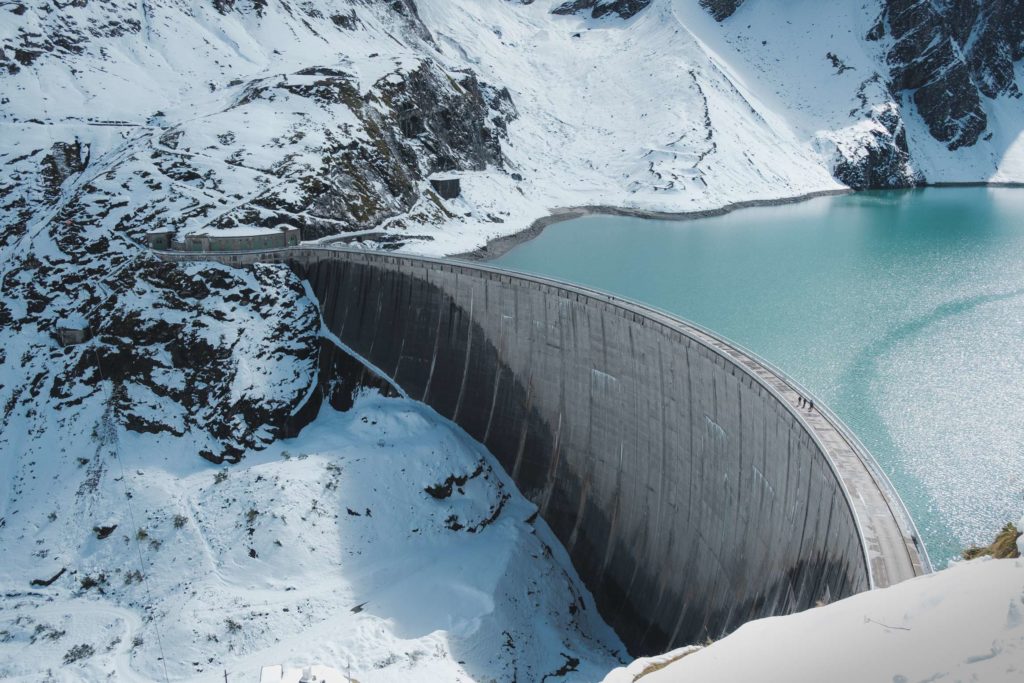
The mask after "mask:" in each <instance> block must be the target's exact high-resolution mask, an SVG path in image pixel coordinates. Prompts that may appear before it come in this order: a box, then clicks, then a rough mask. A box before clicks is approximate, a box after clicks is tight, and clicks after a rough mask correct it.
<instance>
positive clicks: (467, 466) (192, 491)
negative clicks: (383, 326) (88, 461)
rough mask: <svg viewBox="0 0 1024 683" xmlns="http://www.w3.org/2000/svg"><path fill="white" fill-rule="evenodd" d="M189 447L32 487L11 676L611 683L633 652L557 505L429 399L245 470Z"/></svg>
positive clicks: (286, 445)
mask: <svg viewBox="0 0 1024 683" xmlns="http://www.w3.org/2000/svg"><path fill="white" fill-rule="evenodd" d="M82 417H83V422H85V424H86V425H87V426H88V422H87V420H88V419H89V418H92V419H94V420H98V421H100V422H102V416H101V415H95V414H94V415H88V416H82ZM84 443H87V442H83V444H84ZM186 444H187V440H185V439H179V438H175V437H169V436H162V435H150V434H142V435H138V434H124V433H121V434H120V435H114V436H113V437H112V438H110V439H108V440H107V441H106V443H105V445H104V446H102V447H101V448H100V449H99V450H98V451H97V452H95V453H94V454H87V453H84V452H83V453H82V454H84V455H86V454H87V455H92V456H93V457H94V458H95V459H96V460H98V461H100V463H101V465H103V466H107V467H114V468H118V463H120V464H122V465H123V472H122V471H121V470H120V469H119V468H118V469H116V471H115V472H114V474H115V475H117V476H116V478H115V477H102V476H101V477H99V478H98V479H97V481H95V482H94V487H95V488H93V489H92V490H88V491H82V490H79V491H78V492H76V491H75V490H74V486H73V485H72V482H71V481H70V478H69V477H58V478H54V477H52V476H51V475H50V474H49V473H50V472H54V473H55V470H54V468H52V467H51V468H45V469H44V472H45V473H46V474H43V473H42V472H41V475H42V476H40V478H39V480H38V481H32V482H26V483H25V484H24V485H25V486H26V487H28V488H30V489H31V495H24V496H22V497H21V498H20V504H19V508H18V509H17V510H8V511H7V517H6V520H5V523H4V525H3V526H4V529H3V536H2V538H3V539H4V551H5V557H4V562H3V563H2V568H0V587H2V591H3V597H2V598H0V614H2V616H0V678H4V679H6V680H18V681H26V682H27V681H39V680H42V679H45V678H47V677H48V676H52V677H55V678H56V679H57V680H67V681H71V680H76V681H77V680H95V681H99V680H109V679H111V678H112V679H113V680H128V681H131V680H163V678H164V673H165V670H166V674H167V676H168V677H169V679H171V680H182V679H187V680H200V681H205V680H209V681H222V680H223V672H224V671H225V670H226V671H228V672H229V680H232V681H235V680H238V681H243V680H256V678H258V675H259V670H260V667H262V666H264V665H270V664H279V663H285V664H291V665H293V666H302V665H305V664H309V663H311V662H321V663H325V664H329V665H331V666H334V667H335V668H338V669H340V670H343V671H344V670H345V669H346V667H348V666H350V667H351V671H352V675H353V676H354V677H355V678H357V679H358V680H360V681H363V682H364V683H366V682H369V681H409V680H423V681H426V680H437V681H442V680H443V681H460V680H461V681H469V680H491V679H499V680H540V679H541V678H542V677H543V676H544V675H545V674H551V673H553V672H556V671H562V672H563V673H564V676H562V677H560V678H559V680H578V681H593V680H598V679H600V678H601V677H602V676H603V675H604V673H605V672H607V671H608V670H609V669H610V668H611V667H613V666H615V665H616V664H617V663H618V662H619V653H623V652H624V650H623V648H622V645H621V643H619V641H618V639H617V638H616V637H615V635H614V634H613V633H612V632H611V630H610V629H609V628H608V627H607V626H606V625H605V624H604V623H603V622H602V621H601V619H600V616H599V615H598V614H597V612H596V609H595V608H594V605H593V600H592V598H591V597H590V595H589V593H587V592H586V591H585V589H583V588H582V587H581V584H580V582H579V579H578V578H577V577H576V575H575V572H574V570H573V569H572V567H571V565H570V564H569V561H568V558H567V557H566V555H565V552H564V550H563V549H562V548H561V546H560V545H559V544H558V543H557V541H556V540H555V538H554V536H553V534H551V532H550V530H549V529H548V528H547V526H546V525H545V524H544V522H543V520H539V519H538V518H537V517H536V515H535V513H536V507H535V506H533V505H532V504H531V503H529V502H528V501H526V500H525V499H524V498H523V497H522V496H521V495H520V494H519V493H518V492H517V491H516V490H515V487H514V485H513V484H512V483H511V481H510V480H509V479H508V477H507V476H506V475H505V474H504V472H503V471H502V470H501V468H500V466H498V465H497V464H496V463H495V462H494V461H493V459H492V458H491V456H490V455H489V454H488V453H487V451H486V450H485V449H484V448H483V447H481V446H480V445H479V444H477V443H475V442H474V441H472V440H471V439H470V438H469V437H468V436H466V435H465V434H464V433H463V432H462V431H461V430H460V429H458V428H457V427H455V426H454V425H452V424H451V423H449V422H447V421H445V420H443V419H442V418H440V417H439V416H438V415H436V414H435V413H433V411H431V410H430V409H429V408H427V407H425V406H423V405H421V404H418V403H415V402H412V401H409V400H407V399H388V398H382V397H380V396H379V395H377V394H364V395H363V396H361V397H360V398H359V399H358V400H357V402H356V405H355V407H354V408H353V409H352V410H350V411H349V412H346V413H339V412H336V411H334V410H332V409H331V408H329V407H325V408H324V409H323V410H322V412H321V414H320V416H319V418H318V419H317V420H316V421H315V422H314V423H312V424H311V425H310V426H309V427H307V428H306V430H304V431H303V433H302V435H301V436H300V437H298V438H296V439H290V440H284V441H280V442H278V443H276V444H274V445H273V446H271V447H270V448H268V449H266V450H264V451H262V452H259V453H253V452H250V453H247V454H246V457H245V459H244V460H243V461H242V463H241V464H239V465H236V466H233V467H231V468H224V469H221V468H216V467H213V466H211V465H210V464H209V463H206V462H205V461H203V460H201V459H200V458H197V457H195V456H194V454H193V453H190V452H185V451H187V445H186ZM54 446H56V444H54ZM115 449H116V450H117V453H116V454H115V453H114V450H115ZM76 483H77V482H76ZM126 492H128V493H129V494H130V500H129V499H126V497H125V493H126ZM26 493H29V491H26ZM101 536H102V538H101ZM86 539H88V540H86ZM136 545H138V546H139V552H140V553H141V565H140V561H139V560H140V557H139V555H137V551H136ZM61 569H66V571H65V573H64V575H63V576H62V577H61V578H60V579H58V580H57V581H56V582H55V583H54V584H53V585H52V586H50V587H41V586H30V584H29V579H49V578H50V577H51V576H52V575H55V574H57V573H58V572H59V571H60V570H61ZM143 576H144V577H145V581H143Z"/></svg>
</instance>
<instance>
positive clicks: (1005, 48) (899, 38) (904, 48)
mask: <svg viewBox="0 0 1024 683" xmlns="http://www.w3.org/2000/svg"><path fill="white" fill-rule="evenodd" d="M886 34H889V35H891V37H892V39H893V41H894V43H893V46H892V48H891V50H890V51H889V55H888V61H889V65H890V67H891V75H892V89H893V91H894V92H895V93H900V92H909V93H912V95H911V97H912V98H913V100H914V104H915V105H917V108H918V111H919V112H920V114H921V117H922V118H923V119H924V121H925V123H926V124H927V125H928V130H929V132H930V133H931V134H932V136H933V137H934V138H935V139H936V140H939V141H941V142H944V143H946V145H947V146H948V147H949V149H951V150H953V149H957V148H959V147H964V146H970V145H973V144H974V143H976V142H977V140H978V138H979V137H980V136H981V134H982V133H984V132H985V129H986V128H987V126H988V119H987V116H986V115H985V111H984V108H983V106H982V97H983V96H984V97H989V98H992V97H998V96H1000V95H1011V96H1014V97H1019V96H1020V94H1021V93H1020V89H1019V86H1018V84H1017V83H1016V81H1015V78H1014V62H1016V61H1019V60H1020V59H1021V58H1022V57H1024V2H1021V0H953V1H952V2H950V3H948V4H946V5H940V4H933V3H931V2H927V1H926V0H886V4H885V9H884V10H883V13H882V16H881V17H879V20H878V23H877V24H876V26H875V27H874V28H873V29H872V30H871V32H870V33H869V34H868V38H869V39H874V40H877V39H880V38H882V37H883V36H885V35H886Z"/></svg>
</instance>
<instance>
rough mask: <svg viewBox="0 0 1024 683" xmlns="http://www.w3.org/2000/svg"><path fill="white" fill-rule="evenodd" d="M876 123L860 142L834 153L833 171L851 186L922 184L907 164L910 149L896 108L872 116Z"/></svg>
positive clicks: (858, 187) (862, 187)
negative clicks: (856, 146) (850, 149)
mask: <svg viewBox="0 0 1024 683" xmlns="http://www.w3.org/2000/svg"><path fill="white" fill-rule="evenodd" d="M873 120H874V121H875V122H876V123H878V124H879V126H878V127H876V128H874V129H873V130H871V131H870V132H869V133H868V134H867V137H865V138H863V139H861V140H860V143H861V144H860V146H859V147H858V148H857V149H855V150H853V151H849V152H844V151H842V150H840V151H838V152H837V153H836V157H835V160H834V162H833V167H832V175H834V176H835V178H836V180H838V181H839V182H841V183H843V184H845V185H848V186H849V187H851V188H853V189H854V190H869V189H881V188H906V187H914V186H917V185H921V184H923V182H924V178H923V177H921V176H920V174H918V173H915V172H914V171H913V170H912V168H911V164H910V150H909V149H908V148H907V135H906V131H905V130H904V126H903V119H902V118H901V117H900V115H899V112H898V111H897V110H896V109H895V108H890V109H887V110H885V111H884V112H882V113H880V114H876V115H874V116H873Z"/></svg>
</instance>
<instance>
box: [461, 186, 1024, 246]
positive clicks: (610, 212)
mask: <svg viewBox="0 0 1024 683" xmlns="http://www.w3.org/2000/svg"><path fill="white" fill-rule="evenodd" d="M958 187H1015V188H1024V182H1016V181H992V182H989V181H984V180H980V181H940V182H935V183H925V184H923V185H917V186H915V187H908V188H889V189H905V190H918V189H921V190H923V189H928V188H958ZM881 189H887V188H876V190H881ZM870 191H873V190H854V189H852V188H848V187H847V188H836V189H832V190H817V191H815V192H807V193H804V194H798V195H793V196H792V197H778V198H775V199H749V200H745V201H741V202H730V203H728V204H723V205H722V206H720V207H718V208H714V209H700V210H697V211H679V212H673V211H651V210H648V209H631V208H627V207H621V206H610V205H604V204H587V205H584V206H573V207H559V208H556V209H553V210H551V213H549V214H548V215H546V216H541V217H540V218H538V219H537V220H535V221H533V223H531V224H530V225H529V227H526V228H524V229H523V230H519V231H518V232H514V233H512V234H510V235H502V236H500V237H494V238H492V239H490V240H488V241H487V243H486V244H485V245H484V246H482V247H477V248H476V249H473V250H470V251H465V252H460V253H456V254H451V255H449V256H447V257H446V258H452V259H460V260H464V261H492V260H494V259H497V258H500V257H502V256H504V255H505V254H507V253H508V252H509V251H511V250H512V249H514V248H515V247H517V246H519V245H520V244H522V243H524V242H528V241H530V240H532V239H534V238H535V237H537V236H539V235H540V234H541V233H542V232H544V229H545V228H547V227H548V226H549V225H554V224H555V223H561V222H562V221H569V220H573V219H574V218H582V217H583V216H595V215H601V216H623V217H627V218H649V219H652V220H663V221H689V220H695V219H698V218H712V217H714V216H724V215H725V214H727V213H731V212H733V211H738V210H740V209H750V208H754V207H758V206H782V205H785V204H796V203H799V202H804V201H807V200H810V199H816V198H818V197H831V196H837V195H845V194H855V193H858V192H870Z"/></svg>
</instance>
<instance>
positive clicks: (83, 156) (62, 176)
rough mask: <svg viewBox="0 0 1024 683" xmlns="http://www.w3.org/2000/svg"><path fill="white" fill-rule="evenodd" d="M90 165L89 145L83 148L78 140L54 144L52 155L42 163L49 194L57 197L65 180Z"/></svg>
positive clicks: (44, 158) (47, 156) (51, 150)
mask: <svg viewBox="0 0 1024 683" xmlns="http://www.w3.org/2000/svg"><path fill="white" fill-rule="evenodd" d="M88 164H89V146H88V145H84V146H83V145H82V143H81V142H79V141H78V140H75V141H74V142H70V143H68V142H55V143H53V147H51V148H50V153H49V154H47V155H46V156H45V157H43V161H42V166H43V168H42V177H43V181H44V183H45V187H46V190H47V193H48V194H50V195H51V196H53V195H55V194H56V193H57V192H59V191H60V186H61V185H62V184H63V183H64V181H65V180H67V179H68V178H70V177H71V176H75V175H78V174H79V173H81V172H82V171H84V170H85V167H86V166H87V165H88Z"/></svg>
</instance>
